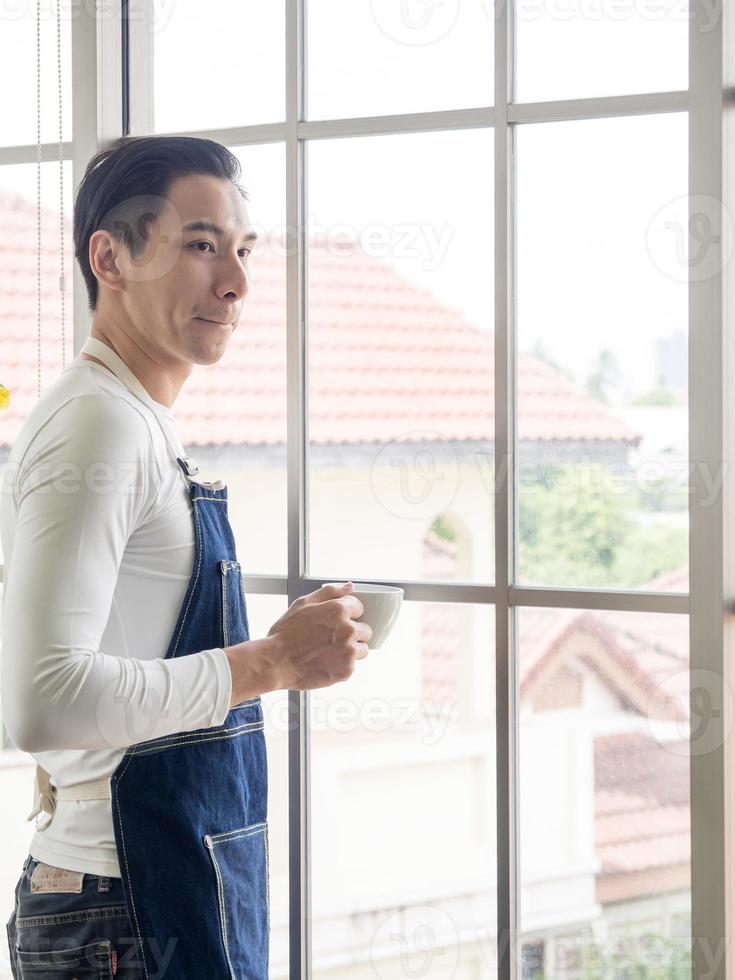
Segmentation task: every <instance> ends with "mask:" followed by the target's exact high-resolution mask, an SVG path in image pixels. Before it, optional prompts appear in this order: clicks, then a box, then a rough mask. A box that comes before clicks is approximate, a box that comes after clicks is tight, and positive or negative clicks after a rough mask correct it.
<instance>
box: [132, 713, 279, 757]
mask: <svg viewBox="0 0 735 980" xmlns="http://www.w3.org/2000/svg"><path fill="white" fill-rule="evenodd" d="M261 723H262V720H261V719H257V720H256V721H243V722H242V723H241V724H240V725H233V726H232V727H231V728H221V729H213V730H212V729H208V728H205V729H197V730H196V731H195V732H174V733H173V735H161V736H160V738H154V739H151V740H150V742H136V743H135V745H131V746H130V748H131V749H132V750H135V749H136V748H137V747H138V746H140V748H141V749H157V748H162V747H163V746H164V745H166V744H167V743H169V742H173V741H174V740H176V739H189V740H190V741H192V742H195V741H197V739H199V738H201V737H202V735H201V732H202V731H205V732H207V734H208V736H212V737H214V736H215V735H226V734H227V732H239V731H241V730H242V729H243V728H247V726H248V725H259V724H261ZM133 754H135V753H134V752H133Z"/></svg>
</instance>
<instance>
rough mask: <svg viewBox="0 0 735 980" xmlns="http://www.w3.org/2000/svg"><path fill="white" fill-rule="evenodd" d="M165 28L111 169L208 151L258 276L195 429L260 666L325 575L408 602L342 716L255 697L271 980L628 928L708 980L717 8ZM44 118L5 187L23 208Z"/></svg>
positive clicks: (716, 765)
mask: <svg viewBox="0 0 735 980" xmlns="http://www.w3.org/2000/svg"><path fill="white" fill-rule="evenodd" d="M141 6H142V7H143V8H144V9H145V10H146V11H147V16H148V20H147V21H143V20H141V19H140V18H134V17H132V16H130V17H129V19H128V23H127V39H128V42H129V44H128V46H127V47H126V48H125V49H124V50H127V51H128V53H129V56H130V59H131V62H130V64H131V65H133V66H134V67H135V69H136V70H135V71H130V72H128V74H127V76H126V77H127V78H128V79H129V82H130V89H129V91H123V90H122V89H121V87H120V78H121V77H122V73H119V72H118V71H117V67H118V66H117V63H116V62H115V61H114V59H113V60H112V61H111V62H110V61H108V62H105V61H104V60H102V61H101V67H100V69H99V71H100V74H99V75H98V76H96V77H95V84H96V86H97V91H98V92H99V93H100V95H101V96H103V97H104V98H105V99H107V100H108V101H107V106H108V109H109V110H110V111H109V112H108V113H107V114H106V115H104V114H103V118H101V119H97V120H96V122H95V126H96V128H95V130H94V133H93V139H92V141H91V145H92V146H94V145H96V143H97V142H98V141H105V140H107V139H111V138H114V137H115V136H117V135H120V131H119V126H120V123H121V122H122V120H123V119H126V120H127V121H128V123H129V126H128V129H127V131H126V132H127V134H129V135H142V134H146V133H161V132H178V133H189V134H197V133H206V134H207V135H212V136H214V137H215V138H217V139H219V140H220V141H221V142H223V143H225V144H226V145H228V146H230V147H231V148H233V149H234V150H235V151H236V152H237V153H238V155H239V156H240V158H241V159H242V161H243V167H244V172H243V178H244V182H245V184H246V186H248V188H249V190H250V192H251V201H250V205H249V210H250V215H251V219H252V221H253V223H254V224H255V225H256V227H257V228H258V231H259V233H260V235H261V240H262V250H261V246H260V244H259V246H258V249H259V253H260V254H255V255H254V256H253V288H252V292H251V297H250V298H249V300H248V303H247V304H246V307H245V312H244V314H243V321H242V323H243V332H242V334H241V337H240V338H239V341H238V344H237V345H235V344H233V346H232V348H231V350H230V351H228V352H227V354H226V355H225V357H224V358H223V359H222V362H221V363H220V364H218V365H216V366H215V367H213V368H212V370H211V372H208V373H205V372H203V373H202V375H201V378H200V377H199V376H198V375H195V376H193V378H192V381H191V384H190V385H189V386H187V387H186V389H185V391H184V392H183V393H182V402H181V406H182V414H181V419H182V423H183V424H184V432H183V435H184V440H185V442H186V443H187V444H188V445H190V446H191V447H192V450H194V449H195V450H196V455H197V456H198V457H201V458H202V459H203V460H204V461H205V463H206V465H207V466H208V467H211V468H212V470H213V472H215V471H223V470H226V471H227V477H228V482H229V483H230V485H232V486H233V494H232V497H233V516H234V518H235V523H236V535H237V543H238V550H239V552H240V553H241V554H242V558H243V566H244V570H245V573H246V574H245V587H246V590H247V591H248V594H249V595H250V594H253V595H254V596H255V597H257V598H255V599H254V601H253V608H254V609H256V610H257V620H258V625H259V628H260V632H261V634H264V633H265V632H267V629H268V626H269V623H270V622H272V621H273V620H274V619H275V618H277V615H278V614H279V612H278V611H279V610H281V611H282V610H283V609H284V608H286V607H287V605H288V604H289V603H291V602H293V601H294V600H295V599H296V598H297V597H298V596H300V595H303V594H306V593H309V592H312V591H313V590H314V589H316V588H317V587H318V586H319V585H321V583H322V582H325V581H336V580H346V579H347V578H349V577H351V578H352V579H353V581H356V582H359V581H363V580H367V581H384V582H386V583H388V584H395V585H400V586H402V587H403V588H404V590H405V596H404V603H403V606H402V610H401V615H400V617H399V620H398V622H397V624H396V626H395V627H394V631H393V633H392V634H391V637H390V639H389V641H388V643H387V644H386V646H385V648H384V649H382V650H377V651H373V652H372V653H371V654H370V656H369V657H368V658H367V659H366V660H365V662H364V663H361V664H358V665H357V670H356V672H355V675H354V676H353V677H352V678H351V679H350V681H348V682H346V683H345V684H343V685H337V686H334V687H333V688H329V689H321V690H318V691H315V692H311V693H310V694H304V693H300V692H289V693H288V694H287V695H286V694H285V692H280V695H279V696H274V697H273V698H272V708H273V710H272V714H271V717H270V721H269V725H270V735H269V737H270V739H271V744H270V747H269V751H270V756H269V758H270V759H271V760H272V770H271V787H272V790H271V791H272V797H271V799H270V801H269V807H270V814H271V819H272V820H273V831H272V835H271V851H270V853H271V861H272V867H273V868H277V872H276V879H277V884H276V885H275V888H276V891H277V892H278V896H280V897H277V898H275V899H274V901H273V934H272V964H273V971H272V976H273V977H287V976H289V977H291V978H299V980H301V978H303V980H306V978H307V977H313V978H314V980H332V978H335V980H336V978H339V980H350V978H351V977H354V978H355V980H357V978H358V977H360V976H363V975H364V974H365V971H366V970H371V969H372V971H373V973H375V974H376V975H378V976H381V977H386V978H387V977H389V976H395V975H398V973H399V972H400V971H401V970H404V971H406V972H409V971H410V972H411V973H412V975H419V974H420V973H421V971H422V970H423V971H424V975H427V976H432V977H441V976H442V975H446V976H450V975H452V974H453V973H454V972H456V973H457V975H459V973H460V972H463V973H466V974H467V975H485V974H486V973H489V972H490V970H491V969H492V970H497V972H498V975H499V976H500V977H502V978H504V980H508V978H509V977H510V975H511V967H510V962H511V958H514V959H515V962H516V966H515V967H514V969H515V970H516V972H518V967H520V972H521V974H522V976H523V977H533V976H535V975H537V974H538V975H541V976H549V977H551V976H557V975H558V976H563V975H570V976H571V975H575V971H577V973H579V972H580V971H584V969H586V968H591V969H595V968H599V966H600V958H603V959H604V958H606V957H607V958H608V962H607V963H606V964H604V965H606V966H610V964H612V968H613V970H614V971H615V970H622V969H623V967H621V966H620V957H621V956H626V955H628V952H626V951H625V950H623V951H622V952H621V950H620V946H619V940H620V935H619V934H618V933H619V930H618V926H620V924H621V923H624V924H625V928H626V930H628V929H629V930H630V934H631V935H639V934H640V935H641V936H642V935H643V933H644V932H645V937H646V938H645V948H644V947H643V946H639V947H637V948H636V951H635V954H636V955H637V956H639V958H640V957H642V956H643V955H645V956H646V957H648V956H649V954H651V955H652V953H651V949H652V947H654V946H655V947H656V949H658V946H657V943H656V940H657V939H658V938H661V939H662V942H663V945H664V947H665V949H666V950H668V951H669V952H672V951H673V952H672V955H674V954H675V953H676V951H677V950H679V951H680V950H681V949H682V948H683V947H684V946H685V945H686V942H687V940H688V938H689V936H690V935H691V933H692V932H694V934H696V936H697V937H698V943H699V945H696V944H695V946H694V948H693V956H694V961H695V966H697V965H698V964H697V957H705V958H704V959H702V962H701V964H700V965H699V966H698V972H700V973H703V972H704V970H705V968H706V967H707V966H708V965H710V966H711V964H708V961H707V959H706V956H705V952H703V949H704V946H705V944H706V943H707V942H708V943H709V944H710V949H719V948H720V945H721V943H722V940H723V936H724V935H725V919H724V909H725V897H726V894H725V876H724V871H723V868H724V855H725V844H724V833H725V830H724V829H722V830H721V829H718V828H720V820H719V818H720V815H725V817H724V819H723V821H722V828H725V829H726V828H727V827H728V826H729V825H728V822H727V821H728V819H730V818H731V817H732V815H730V814H727V811H726V808H725V794H724V773H725V771H726V768H727V763H728V758H729V744H728V742H727V738H726V736H727V734H728V733H727V731H726V730H725V719H726V718H728V717H729V716H730V715H729V714H728V712H730V713H731V706H730V705H729V704H728V703H727V698H728V696H729V694H728V692H729V688H728V686H727V684H726V683H725V682H724V680H723V676H724V663H725V657H726V644H727V642H728V635H729V633H728V630H727V629H726V626H727V625H728V624H727V623H726V621H725V620H724V616H723V608H724V606H725V603H726V602H727V601H729V599H728V597H729V594H730V593H731V592H732V591H733V589H735V580H731V579H730V576H731V573H730V571H729V569H730V568H731V567H733V562H732V549H733V545H734V544H735V542H733V540H732V531H731V528H730V524H731V522H730V521H728V520H727V519H726V515H727V514H728V512H729V511H730V510H731V508H732V507H735V493H733V490H732V486H731V482H729V481H731V476H730V475H729V474H728V473H727V472H723V465H722V463H723V460H724V459H728V458H729V455H730V453H732V451H733V449H734V448H735V447H733V446H732V444H731V443H732V436H731V433H730V430H729V428H728V427H727V424H726V420H729V419H730V418H731V417H733V415H734V414H735V396H731V394H730V392H731V391H735V386H733V385H732V383H731V380H732V379H731V378H730V374H731V373H732V369H733V365H732V364H731V363H730V360H729V358H730V353H729V347H728V346H727V343H726V339H725V338H726V336H727V332H726V329H725V327H726V326H728V327H729V324H727V323H726V320H725V310H726V309H728V308H730V306H731V304H732V296H731V292H732V289H733V283H732V282H731V281H730V279H731V263H730V261H729V260H730V254H729V251H728V248H729V245H730V243H731V241H732V238H733V236H732V227H731V222H730V218H729V216H730V214H731V213H732V211H733V210H735V199H733V194H732V188H731V187H730V185H729V183H728V181H729V180H730V176H729V173H728V172H727V168H726V167H725V166H724V161H725V159H726V158H725V156H724V151H723V137H722V133H721V129H722V125H723V118H722V117H721V115H720V105H721V97H722V87H723V84H722V83H723V79H722V78H720V77H718V76H717V72H716V71H714V72H713V71H710V70H709V69H710V67H711V66H712V65H718V64H719V61H718V59H719V57H720V53H721V52H722V51H725V52H726V53H727V55H728V57H731V52H732V50H734V49H735V48H734V46H735V37H728V36H724V32H725V30H726V29H727V28H726V25H725V23H724V22H723V19H722V18H720V19H719V20H712V21H710V20H708V17H707V9H706V7H707V5H706V4H705V3H704V0H695V3H694V4H693V6H692V10H691V13H692V17H691V18H690V17H689V11H686V12H685V13H682V12H681V11H679V10H678V8H677V9H675V8H674V7H673V6H671V7H670V8H669V9H666V10H660V9H658V8H657V11H644V10H638V11H635V12H633V11H631V10H624V11H622V12H621V11H620V10H619V9H618V10H617V16H616V12H615V11H613V10H612V9H605V10H603V11H601V12H600V11H597V12H596V11H594V10H592V9H586V8H583V5H577V6H573V7H572V8H571V9H570V8H568V7H566V6H565V7H564V9H561V7H559V9H554V8H553V4H552V5H551V6H549V5H547V7H546V8H545V10H544V11H539V10H538V7H537V5H533V4H525V5H524V4H523V3H518V4H515V5H507V4H503V3H501V2H498V3H496V4H493V3H491V2H490V0H478V2H477V3H475V4H462V3H459V0H447V2H445V3H442V4H431V5H426V4H421V5H418V4H416V5H414V4H412V3H411V2H410V0H408V2H406V3H402V4H400V5H399V4H395V3H393V2H389V0H359V2H356V3H354V4H352V5H345V4H344V3H337V2H332V0H284V3H283V4H275V5H273V6H272V7H269V9H268V11H267V12H265V13H264V14H263V16H262V18H261V16H260V14H259V16H258V18H255V17H254V16H253V14H252V10H250V8H249V7H248V5H243V4H241V3H237V2H235V0H219V2H218V3H217V4H214V5H212V9H211V10H210V9H209V8H208V9H207V18H206V23H205V21H203V20H202V18H201V9H200V7H201V5H199V4H196V3H194V2H187V3H184V2H182V3H179V4H177V5H173V6H172V7H171V9H170V10H168V11H164V10H163V7H161V9H160V10H159V11H156V9H155V6H156V5H154V4H152V3H148V4H143V5H141ZM532 7H533V9H531V8H532ZM348 8H349V9H348ZM253 9H254V8H253ZM598 15H599V16H598ZM156 17H158V19H157V20H156ZM690 22H692V30H690ZM119 26H120V25H119V24H118V27H119ZM695 27H697V28H698V29H694V28H695ZM80 36H81V35H80ZM113 37H114V35H113ZM207 39H208V40H207ZM118 40H119V38H118ZM87 42H89V36H87ZM105 43H106V42H105ZM86 50H89V48H87V49H86ZM105 50H107V49H105ZM114 50H115V52H116V54H115V57H117V52H118V51H119V50H123V48H122V45H121V46H120V48H115V49H114ZM195 56H196V59H198V60H197V65H196V67H195V69H194V70H191V71H188V69H187V66H189V65H190V64H192V61H193V60H194V58H195ZM111 66H114V69H113V67H111ZM728 78H729V75H728ZM172 79H175V82H174V81H172ZM149 83H150V84H149ZM95 94H97V92H95ZM79 97H81V95H80V96H79ZM120 109H124V112H121V111H119V110H120ZM727 111H728V112H731V111H732V110H731V109H729V110H727ZM25 119H26V112H21V113H19V114H18V118H17V120H16V121H15V122H14V126H15V129H16V134H15V135H13V136H12V142H13V146H14V148H13V147H8V148H5V147H2V148H0V163H1V164H2V166H0V187H1V186H3V185H2V179H3V178H2V172H3V171H5V173H6V175H9V174H10V173H11V170H12V166H17V165H18V163H20V166H22V167H25V168H27V170H26V173H27V174H28V175H30V176H32V175H33V158H32V156H30V155H29V154H30V151H28V149H27V146H24V145H22V144H26V143H30V142H31V141H32V139H33V134H32V133H31V134H30V135H28V134H27V133H25V131H24V130H23V125H24V122H23V120H25ZM110 120H113V121H112V122H110ZM118 120H119V122H118ZM724 121H726V122H729V116H728V117H726V119H725V120H724ZM49 125H50V124H49ZM116 127H117V130H116ZM26 128H27V127H26ZM10 132H11V134H12V132H13V131H12V129H11V130H10ZM54 136H55V134H53V133H52V134H51V135H50V136H47V137H44V138H46V139H47V140H51V139H52V138H53V137H54ZM89 137H90V133H84V132H83V133H81V134H80V133H76V132H75V133H74V134H73V146H72V149H71V151H70V152H69V154H67V156H68V157H69V159H71V160H72V162H74V154H75V153H76V154H78V155H79V162H82V163H83V161H84V159H85V153H87V150H88V149H90V142H89ZM65 138H70V137H65ZM85 140H86V142H85ZM2 142H3V140H2V139H0V144H2ZM10 142H11V141H10V139H9V140H8V143H10ZM16 144H17V145H16ZM19 155H20V158H21V159H20V161H18V159H17V158H18V156H19ZM87 156H88V153H87ZM44 166H45V167H52V166H53V164H52V163H51V162H50V161H49V162H47V163H44ZM74 166H76V163H74ZM728 222H730V223H728ZM723 271H724V273H725V274H724V275H723ZM0 275H1V273H0ZM0 282H2V280H0ZM728 304H729V305H728ZM249 315H250V319H249ZM75 319H76V333H75V337H76V345H75V349H78V346H79V345H80V343H81V339H82V338H83V336H84V335H85V331H84V323H83V318H82V315H81V311H80V310H77V311H76V317H75ZM0 329H3V328H0ZM55 336H56V335H55V334H54V332H53V331H51V337H55ZM53 342H54V341H52V343H53ZM52 349H53V348H52V347H49V350H52ZM723 366H724V371H723ZM51 367H52V365H51V362H50V361H49V368H51ZM0 381H3V378H2V377H0ZM11 382H12V379H11ZM30 387H31V386H30V385H29V390H30ZM692 393H695V394H696V397H692ZM731 398H732V401H731V400H730V399H731ZM233 405H235V406H236V408H235V410H234V412H233V409H232V406H233ZM4 422H5V419H4V418H3V417H2V416H0V430H1V426H2V424H3V423H4ZM302 436H303V438H302ZM723 569H727V571H726V572H725V573H723ZM690 691H691V692H692V700H691V704H690V697H689V694H690ZM287 706H288V707H289V708H290V709H291V711H292V712H293V715H292V716H293V717H298V719H299V724H298V728H297V729H296V730H294V731H291V732H290V733H289V734H290V738H288V739H287V738H286V736H285V731H284V727H283V714H284V713H285V708H286V707H287ZM690 712H691V715H690ZM307 750H308V751H307ZM690 786H691V787H692V788H693V792H690ZM713 812H714V813H715V819H713V818H712V814H713ZM712 828H714V830H713V829H712ZM692 856H694V857H693V859H692ZM272 884H273V882H272ZM289 889H290V893H289ZM705 890H706V894H707V898H706V900H704V897H705ZM289 896H290V897H289ZM728 907H729V906H728ZM689 909H691V913H690V912H689ZM689 914H691V919H687V918H686V916H687V915H689ZM651 923H658V925H651ZM509 934H515V935H517V937H518V943H519V949H518V950H509V949H508V947H507V943H506V942H505V941H504V940H505V938H506V937H507V936H508V935H509ZM623 938H625V937H623ZM656 955H658V953H657V954H656ZM667 955H668V954H667ZM589 957H591V958H589ZM647 963H648V964H651V970H654V969H660V968H661V964H660V960H659V961H656V962H655V964H654V960H653V959H650V958H649V959H647ZM682 964H683V965H682ZM628 966H630V968H631V969H632V970H635V969H641V970H642V969H644V968H645V969H647V968H648V967H647V966H644V965H642V962H641V960H640V959H639V961H638V962H637V963H636V964H634V965H632V966H631V965H630V964H628ZM626 969H627V967H626ZM664 969H665V970H668V971H669V973H670V975H672V976H673V975H676V976H682V978H683V976H685V975H688V974H687V969H688V966H687V963H686V960H679V961H677V962H674V960H673V959H672V960H669V961H667V965H666V966H665V967H664ZM723 969H724V967H723ZM442 971H443V972H442ZM565 971H566V973H565ZM620 975H623V974H622V972H621V973H620ZM667 975H669V974H668V973H667Z"/></svg>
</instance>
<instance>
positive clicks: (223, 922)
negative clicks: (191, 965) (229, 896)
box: [207, 847, 236, 980]
mask: <svg viewBox="0 0 735 980" xmlns="http://www.w3.org/2000/svg"><path fill="white" fill-rule="evenodd" d="M207 850H208V851H209V853H210V855H211V857H212V864H214V872H215V874H216V875H217V898H218V900H219V916H220V928H221V930H222V941H223V942H224V945H225V956H226V957H227V965H228V966H229V968H230V977H231V980H236V978H235V971H234V970H233V968H232V960H231V959H230V946H229V943H228V942H227V910H226V908H225V885H224V882H223V881H222V874H221V872H220V870H219V865H218V864H217V857H216V855H215V853H214V848H211V847H208V848H207Z"/></svg>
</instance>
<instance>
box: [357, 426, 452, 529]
mask: <svg viewBox="0 0 735 980" xmlns="http://www.w3.org/2000/svg"><path fill="white" fill-rule="evenodd" d="M370 482H371V486H372V489H373V493H374V494H375V496H376V498H377V499H378V500H379V501H380V502H381V504H382V505H383V507H384V508H385V509H386V510H387V511H388V512H389V513H391V514H394V515H395V516H396V517H403V518H408V519H410V520H427V519H428V518H430V517H434V516H435V515H436V514H438V513H441V511H443V510H445V509H446V508H447V507H449V505H450V504H451V503H452V501H453V500H454V497H455V495H456V493H457V488H458V486H459V460H458V458H457V453H456V450H455V449H454V447H453V445H452V442H451V441H450V440H448V439H447V438H446V437H445V436H443V435H442V434H441V433H439V432H435V431H433V430H431V429H414V430H411V431H409V432H406V433H404V434H403V435H402V436H401V437H400V439H394V440H393V441H392V442H388V443H386V444H385V445H384V446H382V447H381V448H380V450H379V451H378V452H377V453H376V455H375V457H374V459H373V462H372V465H371V467H370Z"/></svg>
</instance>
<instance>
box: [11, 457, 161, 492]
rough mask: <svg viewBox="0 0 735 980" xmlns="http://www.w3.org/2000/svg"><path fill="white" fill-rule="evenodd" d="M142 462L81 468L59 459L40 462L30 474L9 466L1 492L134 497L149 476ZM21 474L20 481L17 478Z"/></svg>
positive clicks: (143, 487) (96, 464)
mask: <svg viewBox="0 0 735 980" xmlns="http://www.w3.org/2000/svg"><path fill="white" fill-rule="evenodd" d="M144 469H145V468H144V465H143V462H142V460H130V461H118V462H116V463H115V464H112V463H105V462H92V463H89V464H88V465H87V466H80V465H79V463H76V462H74V461H73V460H68V461H66V460H57V461H55V462H53V463H37V464H34V465H33V466H32V468H31V469H30V470H28V471H26V470H25V469H24V468H22V469H20V470H17V469H15V468H14V467H10V466H8V467H6V469H5V471H4V473H3V480H2V485H1V486H0V493H8V494H11V493H20V494H21V495H25V494H28V493H33V494H34V495H37V494H38V495H42V496H43V495H46V494H52V493H54V494H60V495H61V496H69V495H71V494H74V493H86V494H95V495H96V494H100V495H102V494H108V493H114V494H120V495H122V494H133V495H139V494H141V493H143V491H144V489H145V482H144V478H145V473H144ZM19 475H20V482H19V483H18V482H17V477H18V476H19Z"/></svg>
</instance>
